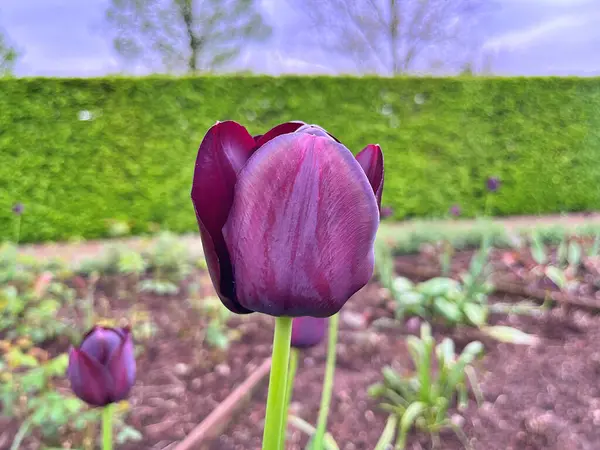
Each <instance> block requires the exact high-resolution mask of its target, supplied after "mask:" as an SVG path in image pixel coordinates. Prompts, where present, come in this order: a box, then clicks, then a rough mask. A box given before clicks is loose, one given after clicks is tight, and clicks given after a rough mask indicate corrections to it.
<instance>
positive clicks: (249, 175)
mask: <svg viewBox="0 0 600 450" xmlns="http://www.w3.org/2000/svg"><path fill="white" fill-rule="evenodd" d="M378 225H379V213H378V210H377V201H376V199H375V196H374V195H373V189H372V188H371V186H370V184H369V180H368V179H367V177H366V176H365V174H364V172H363V170H362V169H361V166H360V164H359V163H358V162H357V161H356V160H355V159H354V157H353V156H352V153H350V151H349V150H348V149H347V148H346V147H344V146H343V145H341V144H338V143H336V142H334V141H333V140H331V139H329V138H323V137H319V136H314V135H311V134H307V133H293V134H286V135H282V136H279V137H277V138H275V139H273V140H271V141H270V142H268V143H267V144H266V145H265V146H263V147H261V148H260V149H259V150H258V151H257V152H256V153H255V155H254V156H253V157H252V158H251V159H250V160H249V161H248V164H247V165H246V166H245V167H244V169H243V170H242V172H241V173H240V174H239V178H238V182H237V185H236V189H235V196H234V201H233V207H232V209H231V212H230V214H229V219H228V220H227V223H226V224H225V227H224V228H223V233H224V236H225V241H226V243H227V248H228V249H229V254H230V255H231V261H232V264H233V267H234V270H235V281H236V294H237V298H238V301H239V303H240V304H241V305H242V306H243V307H245V308H247V309H250V310H252V311H258V312H263V313H266V314H270V315H273V316H293V317H298V316H313V317H328V316H331V315H332V314H335V313H336V312H338V311H339V310H340V308H341V307H342V306H343V305H344V303H345V302H346V301H347V300H348V299H349V298H350V297H351V296H352V295H353V294H354V293H355V292H356V291H358V290H359V289H360V288H362V287H363V286H364V285H365V284H366V283H367V282H368V281H369V279H370V278H371V276H372V273H373V262H374V255H373V244H374V241H375V234H376V232H377V227H378Z"/></svg>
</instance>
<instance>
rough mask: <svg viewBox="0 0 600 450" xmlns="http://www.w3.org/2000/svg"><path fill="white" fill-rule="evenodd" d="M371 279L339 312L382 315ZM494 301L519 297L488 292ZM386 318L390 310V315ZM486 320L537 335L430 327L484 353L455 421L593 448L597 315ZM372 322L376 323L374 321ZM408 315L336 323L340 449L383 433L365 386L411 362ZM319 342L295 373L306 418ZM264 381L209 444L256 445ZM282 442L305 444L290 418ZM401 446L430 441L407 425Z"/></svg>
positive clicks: (479, 433)
mask: <svg viewBox="0 0 600 450" xmlns="http://www.w3.org/2000/svg"><path fill="white" fill-rule="evenodd" d="M378 291H379V290H378V286H377V285H376V284H374V283H373V284H371V285H370V286H367V287H366V288H365V289H364V291H362V292H361V293H359V294H357V295H356V297H354V298H353V299H352V300H351V301H350V302H349V303H348V304H347V305H346V307H345V311H346V312H348V311H352V310H355V311H360V310H364V309H365V307H366V308H367V309H370V308H373V310H375V311H377V313H379V312H380V311H381V309H380V307H379V306H378V305H380V304H381V302H380V301H379V299H378V298H377V296H378ZM491 300H492V301H495V300H501V301H503V302H505V301H507V300H509V301H510V300H514V301H517V300H521V299H520V298H512V299H507V298H492V299H491ZM389 316H390V317H391V314H389ZM491 322H492V323H493V324H503V325H510V326H513V327H517V328H519V329H522V330H523V331H526V332H528V333H531V334H534V335H536V336H537V337H539V338H540V340H539V343H538V344H537V345H535V346H531V347H530V346H518V345H511V344H505V343H499V342H496V341H494V340H492V339H489V338H486V337H485V336H482V335H480V334H479V335H478V332H477V330H473V329H469V328H459V329H455V330H454V331H449V330H448V329H445V328H443V327H438V328H437V329H434V335H435V336H436V339H437V340H438V341H439V340H440V339H441V338H442V337H443V336H450V337H452V338H453V339H454V341H455V343H456V345H457V347H459V348H460V347H462V346H464V345H466V344H467V343H468V342H470V341H471V340H473V339H479V340H481V341H482V342H484V344H485V351H486V353H485V357H484V359H483V360H482V361H481V362H479V363H477V364H476V369H477V372H478V378H479V380H480V382H481V389H482V392H483V394H484V398H485V403H484V404H483V405H482V407H481V408H479V409H478V408H477V405H476V402H475V401H474V400H473V399H472V400H471V402H470V403H471V404H470V406H469V408H468V409H467V410H466V412H464V413H462V415H460V416H459V413H458V411H454V414H455V416H454V417H453V419H454V420H455V421H456V422H457V423H462V424H463V429H464V431H465V433H466V435H467V437H468V438H469V440H470V442H471V444H472V445H473V447H474V448H475V449H482V450H483V449H488V450H489V449H498V450H505V449H511V448H512V449H515V450H516V449H530V450H534V449H535V450H538V449H539V450H542V449H546V450H565V449H569V450H571V449H573V450H577V449H592V448H596V447H597V445H598V443H599V442H600V427H599V426H598V424H600V386H598V383H597V379H598V375H599V374H600V350H599V349H598V347H597V342H598V339H600V318H599V317H595V316H592V315H590V314H588V313H585V312H581V311H574V312H570V313H566V312H565V311H564V310H562V309H554V310H553V311H551V312H549V313H548V314H546V315H544V316H541V317H538V318H533V317H525V316H513V315H510V316H496V317H493V318H492V320H491ZM376 323H377V322H375V324H376ZM415 328H416V325H415V323H414V321H411V320H409V321H408V322H406V323H405V324H404V326H403V327H401V328H400V329H391V330H390V329H388V330H378V329H377V328H376V327H373V326H372V325H371V326H370V327H368V328H366V329H364V330H362V331H360V332H358V331H357V330H355V329H352V327H349V326H348V324H344V321H343V320H342V325H341V328H340V343H339V346H338V364H337V367H336V375H335V383H334V394H333V400H332V407H331V412H330V415H329V421H328V430H329V431H330V432H331V433H332V435H333V437H334V438H335V439H336V441H337V442H338V444H339V446H340V449H341V450H344V449H346V450H352V449H354V450H360V449H364V450H367V449H369V450H372V449H373V448H374V446H375V443H376V442H377V440H378V439H379V436H380V435H381V433H382V431H383V429H384V426H385V421H386V418H387V417H386V414H385V413H384V412H383V411H381V410H380V409H379V407H378V402H377V400H374V399H372V398H370V397H369V395H368V393H367V389H368V387H369V386H370V385H371V384H373V383H376V382H378V381H381V369H382V368H383V367H384V366H385V365H392V366H393V367H395V368H396V369H397V370H398V371H399V373H407V372H410V371H411V370H412V367H411V363H410V359H409V357H408V352H407V348H406V345H405V337H406V335H407V334H414V333H415V331H416V330H415ZM325 351H326V348H325V346H324V345H321V346H319V347H316V348H313V349H311V350H309V351H307V352H305V353H304V354H303V356H304V357H303V359H302V360H301V361H302V362H301V366H300V369H299V372H298V375H297V378H296V383H295V390H294V396H293V400H292V401H293V403H292V407H291V412H292V413H293V414H295V415H297V416H299V417H301V418H303V419H304V420H306V421H308V422H309V423H312V424H314V423H315V422H316V418H317V413H318V408H319V400H320V389H321V380H322V377H323V373H324V369H325ZM266 393H267V392H266V388H263V389H262V390H261V391H260V392H259V394H258V395H257V396H255V399H254V401H253V403H252V405H251V407H250V409H249V412H248V413H247V414H245V415H244V416H242V417H241V418H240V420H239V421H238V422H236V423H234V424H233V425H232V426H231V427H230V428H229V429H228V430H226V431H225V432H224V433H223V434H222V436H221V437H220V438H219V439H218V440H217V441H215V442H214V444H213V446H212V447H211V450H234V449H258V448H260V442H261V437H262V422H261V421H262V420H263V418H264V411H265V406H264V405H265V400H266ZM288 429H289V435H288V444H287V447H286V448H288V449H294V450H296V449H298V450H299V449H303V448H304V446H305V445H306V442H307V437H306V435H305V434H303V433H301V432H300V431H297V430H295V429H294V428H293V426H290V427H289V428H288ZM407 448H408V449H419V448H423V449H425V448H430V441H429V438H428V437H427V436H426V435H425V434H422V433H412V434H411V437H410V438H409V443H408V445H407ZM441 448H442V449H447V450H453V449H462V448H463V445H462V443H461V442H460V441H459V440H458V439H457V438H456V437H455V435H454V434H453V433H452V432H451V431H449V432H447V433H443V434H442V447H441Z"/></svg>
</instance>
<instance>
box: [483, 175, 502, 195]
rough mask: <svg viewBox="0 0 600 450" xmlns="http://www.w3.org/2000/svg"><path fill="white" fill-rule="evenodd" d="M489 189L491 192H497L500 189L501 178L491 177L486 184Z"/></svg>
mask: <svg viewBox="0 0 600 450" xmlns="http://www.w3.org/2000/svg"><path fill="white" fill-rule="evenodd" d="M486 185H487V189H488V191H490V192H496V191H497V190H498V189H499V188H500V178H498V177H489V178H488V179H487V182H486Z"/></svg>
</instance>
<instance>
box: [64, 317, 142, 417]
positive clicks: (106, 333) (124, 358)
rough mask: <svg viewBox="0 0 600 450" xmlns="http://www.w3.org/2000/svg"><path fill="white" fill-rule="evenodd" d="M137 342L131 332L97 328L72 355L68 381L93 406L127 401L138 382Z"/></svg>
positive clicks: (119, 329) (75, 391)
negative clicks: (136, 374)
mask: <svg viewBox="0 0 600 450" xmlns="http://www.w3.org/2000/svg"><path fill="white" fill-rule="evenodd" d="M135 372H136V367H135V358H134V354H133V340H132V338H131V332H130V330H129V328H104V327H99V326H95V327H94V328H92V329H91V330H90V331H89V332H88V333H87V334H86V335H85V337H84V338H83V341H82V342H81V345H80V346H79V348H72V349H71V351H70V352H69V367H68V369H67V378H68V379H69V381H70V382H71V389H72V390H73V392H74V393H75V395H77V397H79V398H80V399H81V400H83V401H84V402H86V403H88V404H89V405H92V406H105V405H108V404H109V403H116V402H119V401H121V400H123V399H125V398H126V397H127V395H128V394H129V391H130V390H131V387H132V386H133V384H134V382H135Z"/></svg>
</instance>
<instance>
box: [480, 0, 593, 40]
mask: <svg viewBox="0 0 600 450" xmlns="http://www.w3.org/2000/svg"><path fill="white" fill-rule="evenodd" d="M538 1H541V0H538ZM546 1H554V2H556V1H558V0H546ZM595 16H596V17H594V16H590V15H583V14H581V15H571V16H562V17H556V18H552V19H549V20H546V21H544V22H540V23H537V24H535V25H533V26H530V27H527V28H524V29H521V30H515V31H509V32H507V33H504V34H501V35H499V36H495V37H492V38H491V39H489V40H488V41H487V42H486V43H485V45H484V48H485V49H486V50H492V51H499V50H513V51H514V50H518V49H521V50H522V49H524V48H527V47H531V46H533V45H536V44H538V43H540V42H542V41H547V40H552V39H553V38H556V37H561V38H562V37H564V32H565V31H567V30H575V29H577V30H580V31H581V32H582V33H585V31H582V30H581V28H582V27H585V26H587V25H590V24H591V23H592V21H593V20H595V19H597V14H596V15H595Z"/></svg>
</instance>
